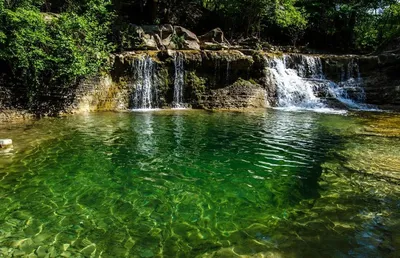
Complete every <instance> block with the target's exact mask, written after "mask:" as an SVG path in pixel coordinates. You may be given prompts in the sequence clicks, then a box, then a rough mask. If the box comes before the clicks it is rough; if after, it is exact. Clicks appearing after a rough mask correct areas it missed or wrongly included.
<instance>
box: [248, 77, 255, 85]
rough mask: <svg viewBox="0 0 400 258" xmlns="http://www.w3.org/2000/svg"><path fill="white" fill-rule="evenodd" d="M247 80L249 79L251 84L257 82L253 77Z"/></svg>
mask: <svg viewBox="0 0 400 258" xmlns="http://www.w3.org/2000/svg"><path fill="white" fill-rule="evenodd" d="M248 81H249V82H250V83H251V84H257V82H256V81H255V80H254V79H253V78H250V79H249V80H248Z"/></svg>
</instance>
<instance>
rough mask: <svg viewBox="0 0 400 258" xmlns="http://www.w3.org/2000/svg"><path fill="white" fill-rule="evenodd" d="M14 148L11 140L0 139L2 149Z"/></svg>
mask: <svg viewBox="0 0 400 258" xmlns="http://www.w3.org/2000/svg"><path fill="white" fill-rule="evenodd" d="M11 146H12V140H11V139H0V148H7V147H11Z"/></svg>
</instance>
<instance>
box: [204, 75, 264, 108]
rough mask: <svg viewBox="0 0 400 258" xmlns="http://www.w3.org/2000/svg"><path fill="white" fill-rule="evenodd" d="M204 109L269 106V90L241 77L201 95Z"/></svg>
mask: <svg viewBox="0 0 400 258" xmlns="http://www.w3.org/2000/svg"><path fill="white" fill-rule="evenodd" d="M199 105H200V106H201V107H202V108H204V109H248V108H265V107H268V106H269V103H268V99H267V92H266V90H265V89H263V88H262V87H261V85H258V84H255V83H252V82H249V81H245V80H241V79H239V80H238V81H237V82H235V83H234V84H232V85H230V86H228V87H225V88H221V89H216V90H211V91H210V92H208V93H206V94H204V95H203V96H201V99H200V100H199Z"/></svg>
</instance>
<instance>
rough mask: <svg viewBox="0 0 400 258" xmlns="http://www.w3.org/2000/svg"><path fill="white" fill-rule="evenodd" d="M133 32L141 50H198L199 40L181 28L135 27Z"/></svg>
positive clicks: (167, 25) (165, 25)
mask: <svg viewBox="0 0 400 258" xmlns="http://www.w3.org/2000/svg"><path fill="white" fill-rule="evenodd" d="M133 26H134V27H135V32H136V34H137V36H138V37H139V38H140V41H141V45H140V46H139V48H138V49H141V50H167V49H184V50H200V45H199V39H198V38H197V36H196V34H194V33H193V32H191V31H189V30H188V29H185V28H183V27H181V26H172V25H170V24H164V25H160V26H158V25H144V26H141V27H139V26H136V25H133Z"/></svg>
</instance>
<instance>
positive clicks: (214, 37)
mask: <svg viewBox="0 0 400 258" xmlns="http://www.w3.org/2000/svg"><path fill="white" fill-rule="evenodd" d="M199 40H200V46H201V48H202V49H205V50H221V49H229V48H230V46H231V45H230V44H229V42H228V40H226V39H225V37H224V32H223V31H222V30H221V29H220V28H216V29H213V30H211V31H209V32H207V33H206V34H204V35H201V36H200V37H199Z"/></svg>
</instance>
